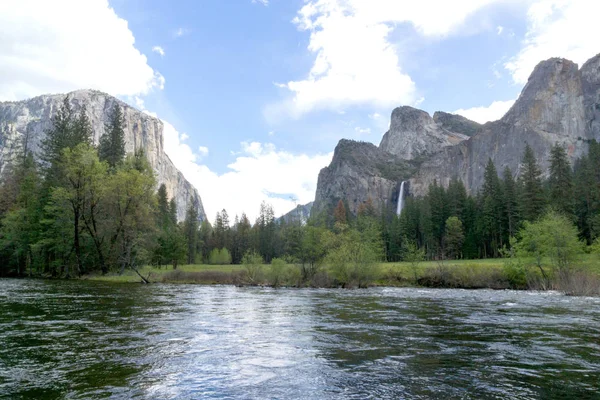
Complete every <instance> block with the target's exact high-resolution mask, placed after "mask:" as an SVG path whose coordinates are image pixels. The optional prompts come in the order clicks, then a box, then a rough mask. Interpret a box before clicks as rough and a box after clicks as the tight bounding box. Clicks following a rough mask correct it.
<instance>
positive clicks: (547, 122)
mask: <svg viewBox="0 0 600 400" xmlns="http://www.w3.org/2000/svg"><path fill="white" fill-rule="evenodd" d="M590 139H596V140H600V55H598V56H596V57H594V58H592V59H590V60H589V61H587V62H586V63H585V64H584V65H583V66H582V67H581V68H578V66H577V64H575V63H573V62H571V61H569V60H565V59H560V58H552V59H549V60H546V61H543V62H541V63H539V64H538V65H537V66H536V68H535V69H534V71H533V73H532V74H531V76H530V78H529V80H528V82H527V84H526V85H525V87H524V88H523V90H522V92H521V95H520V96H519V98H518V100H517V101H516V102H515V104H514V105H513V106H512V107H511V109H510V110H509V111H508V112H507V113H506V115H504V116H503V117H502V118H501V119H500V120H498V121H494V122H488V123H486V124H484V125H481V124H478V123H476V122H473V121H470V120H468V119H466V118H464V117H461V116H458V115H452V114H448V113H444V112H436V113H435V114H434V117H433V118H431V117H430V116H429V114H427V113H426V112H425V111H421V110H417V109H414V108H412V107H400V108H397V109H395V110H394V111H393V113H392V120H391V124H390V130H389V131H388V132H387V133H386V134H385V135H384V137H383V139H382V141H381V144H380V146H379V148H377V147H375V146H373V145H369V144H366V143H364V144H352V145H351V143H352V142H348V141H344V140H342V141H341V142H340V144H338V147H337V148H336V152H335V155H334V159H333V161H332V163H331V165H330V166H329V167H327V168H325V169H323V170H322V171H321V173H320V174H319V183H318V186H317V193H316V199H315V205H314V209H315V210H323V209H327V208H329V209H331V208H332V207H333V206H334V205H335V203H336V202H337V201H338V200H339V199H340V198H341V199H344V200H345V201H346V202H347V203H348V204H349V205H350V211H351V212H356V209H357V205H358V204H360V203H361V202H364V201H366V199H368V198H371V199H373V200H374V201H376V200H378V199H383V200H384V201H383V200H382V201H379V202H378V205H380V206H381V205H383V206H385V204H389V205H391V206H394V207H395V206H396V204H395V202H397V195H396V196H394V193H393V192H394V190H397V187H398V183H399V181H400V180H402V179H405V178H403V176H406V173H409V172H410V171H411V168H406V167H407V165H410V166H411V167H412V171H413V172H414V173H413V174H412V175H411V177H410V192H411V194H413V195H423V194H425V193H426V192H427V188H428V187H429V185H430V184H431V183H433V181H434V180H436V181H437V182H438V183H440V184H442V185H447V184H448V183H449V181H450V180H451V179H452V178H453V177H458V178H460V179H462V180H463V182H464V183H465V185H466V187H467V190H468V191H469V192H471V193H474V192H476V191H477V190H478V189H479V188H480V187H481V186H482V184H483V175H484V168H485V165H486V163H487V161H488V159H490V158H491V159H492V161H493V162H494V164H495V165H496V168H497V169H498V171H499V172H500V171H502V170H503V169H504V168H505V167H509V168H510V169H511V170H512V172H513V174H514V175H515V176H518V175H519V173H520V166H521V158H522V156H523V150H524V148H525V145H526V143H527V144H529V145H530V146H531V147H532V149H533V151H534V153H535V155H536V157H537V159H538V161H539V163H540V165H541V167H542V169H543V170H544V171H547V169H548V164H549V161H548V156H549V152H550V148H551V147H552V146H553V145H554V144H555V143H559V144H560V145H562V146H564V147H565V149H566V150H567V152H568V154H569V156H570V157H571V159H572V160H574V159H576V158H578V157H580V156H581V155H583V154H585V152H586V151H587V142H588V141H589V140H590ZM348 147H352V151H350V152H349V153H350V154H355V153H358V154H360V157H355V156H341V155H340V156H338V152H339V151H338V149H344V148H348ZM346 152H348V150H346ZM383 154H386V155H387V156H385V155H383ZM386 157H387V159H388V160H389V163H388V164H386V165H387V168H389V169H391V170H394V169H395V168H397V169H398V170H401V171H402V173H396V174H391V175H390V174H383V173H381V172H380V171H378V169H377V168H374V167H373V165H374V164H376V163H378V162H379V161H380V160H382V159H386ZM407 160H409V161H407Z"/></svg>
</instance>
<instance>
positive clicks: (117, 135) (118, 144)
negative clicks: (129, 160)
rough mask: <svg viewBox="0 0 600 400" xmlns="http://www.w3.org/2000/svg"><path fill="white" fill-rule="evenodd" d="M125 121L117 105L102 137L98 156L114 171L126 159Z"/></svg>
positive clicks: (116, 104) (111, 113)
mask: <svg viewBox="0 0 600 400" xmlns="http://www.w3.org/2000/svg"><path fill="white" fill-rule="evenodd" d="M124 125H125V119H124V117H123V112H122V111H121V107H120V106H119V104H118V103H115V105H114V106H113V109H112V110H111V112H110V115H109V122H108V124H106V125H105V128H104V135H102V136H101V137H100V144H99V146H98V156H99V157H100V160H102V161H106V162H107V163H108V165H109V167H110V168H112V169H114V168H116V167H117V165H118V164H119V163H121V162H122V161H123V158H124V157H125V131H124V128H123V127H124Z"/></svg>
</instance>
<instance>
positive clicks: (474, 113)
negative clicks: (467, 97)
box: [454, 100, 515, 124]
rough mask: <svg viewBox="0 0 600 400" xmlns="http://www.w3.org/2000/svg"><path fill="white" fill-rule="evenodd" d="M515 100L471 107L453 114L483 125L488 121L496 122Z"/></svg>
mask: <svg viewBox="0 0 600 400" xmlns="http://www.w3.org/2000/svg"><path fill="white" fill-rule="evenodd" d="M514 103H515V100H507V101H494V102H493V103H492V104H490V105H489V106H481V107H473V108H468V109H466V110H465V109H460V110H456V111H454V114H459V115H462V116H463V117H466V118H469V119H470V120H472V121H475V122H479V123H480V124H485V123H486V122H489V121H497V120H499V119H500V118H502V117H503V116H504V114H506V112H507V111H508V110H509V109H510V108H511V107H512V105H513V104H514Z"/></svg>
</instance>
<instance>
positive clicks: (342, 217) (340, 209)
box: [333, 200, 347, 224]
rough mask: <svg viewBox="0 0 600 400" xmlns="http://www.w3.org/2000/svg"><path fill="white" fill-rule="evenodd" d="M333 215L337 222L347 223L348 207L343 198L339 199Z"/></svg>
mask: <svg viewBox="0 0 600 400" xmlns="http://www.w3.org/2000/svg"><path fill="white" fill-rule="evenodd" d="M333 217H334V220H335V222H336V223H338V224H346V222H347V220H346V207H345V206H344V202H343V201H342V200H340V201H338V203H337V206H336V207H335V210H333Z"/></svg>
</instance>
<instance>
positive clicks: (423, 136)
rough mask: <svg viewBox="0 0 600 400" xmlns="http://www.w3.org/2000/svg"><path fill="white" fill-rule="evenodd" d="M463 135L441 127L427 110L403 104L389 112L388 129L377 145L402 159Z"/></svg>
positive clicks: (454, 141) (419, 156)
mask: <svg viewBox="0 0 600 400" xmlns="http://www.w3.org/2000/svg"><path fill="white" fill-rule="evenodd" d="M466 139H468V136H466V135H463V134H461V133H456V132H451V131H449V130H447V129H444V128H443V127H442V126H441V125H439V124H438V123H436V122H435V121H434V120H433V118H431V116H430V115H429V114H427V112H425V111H423V110H417V109H416V108H412V107H407V106H405V107H398V108H396V109H395V110H394V111H393V112H392V121H391V123H390V130H389V131H387V132H386V134H385V135H383V138H382V139H381V143H380V144H379V148H380V149H381V150H383V151H387V152H388V153H391V154H394V155H396V156H398V157H399V158H401V159H402V160H418V159H423V158H427V157H429V156H431V155H432V154H435V153H437V152H439V151H440V150H441V149H443V148H445V147H449V146H453V145H455V144H458V143H460V142H462V141H463V140H466Z"/></svg>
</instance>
